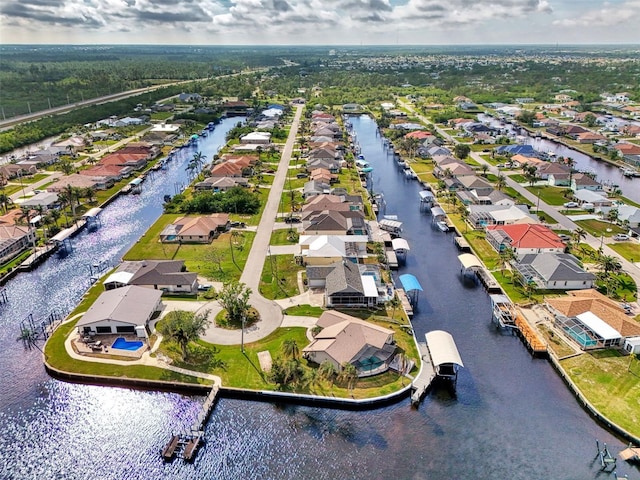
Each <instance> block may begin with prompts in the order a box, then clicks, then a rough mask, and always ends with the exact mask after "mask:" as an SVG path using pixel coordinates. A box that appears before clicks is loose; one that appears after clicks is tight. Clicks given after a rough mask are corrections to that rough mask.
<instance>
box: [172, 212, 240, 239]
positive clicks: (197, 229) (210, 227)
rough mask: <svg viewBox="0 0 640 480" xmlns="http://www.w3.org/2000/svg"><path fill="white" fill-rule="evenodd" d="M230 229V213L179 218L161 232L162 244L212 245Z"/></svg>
mask: <svg viewBox="0 0 640 480" xmlns="http://www.w3.org/2000/svg"><path fill="white" fill-rule="evenodd" d="M228 229H229V214H228V213H212V214H210V215H201V216H197V217H179V218H177V219H176V220H175V221H174V222H173V223H171V224H170V225H167V226H166V227H165V228H164V229H163V230H162V232H160V241H161V242H162V243H211V242H212V241H213V240H214V239H215V238H217V237H218V235H220V233H222V232H226V231H227V230H228Z"/></svg>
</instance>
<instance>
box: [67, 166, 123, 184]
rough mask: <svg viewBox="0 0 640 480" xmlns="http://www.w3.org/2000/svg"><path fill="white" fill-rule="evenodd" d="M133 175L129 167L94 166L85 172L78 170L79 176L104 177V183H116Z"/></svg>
mask: <svg viewBox="0 0 640 480" xmlns="http://www.w3.org/2000/svg"><path fill="white" fill-rule="evenodd" d="M132 173H133V168H131V167H119V166H117V165H100V164H98V165H95V166H93V167H91V168H87V169H85V170H80V171H79V172H78V174H79V175H84V176H86V177H92V178H95V177H104V178H105V181H113V182H117V181H119V180H122V179H123V178H125V177H128V176H130V175H131V174H132Z"/></svg>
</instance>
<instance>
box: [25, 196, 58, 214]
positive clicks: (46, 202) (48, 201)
mask: <svg viewBox="0 0 640 480" xmlns="http://www.w3.org/2000/svg"><path fill="white" fill-rule="evenodd" d="M20 205H21V206H23V207H29V208H33V207H42V208H43V209H44V210H51V209H53V208H57V207H58V206H59V205H60V202H59V200H58V194H57V193H55V192H40V193H37V194H35V195H34V196H33V197H31V198H29V199H28V200H25V201H24V202H22V203H21V204H20Z"/></svg>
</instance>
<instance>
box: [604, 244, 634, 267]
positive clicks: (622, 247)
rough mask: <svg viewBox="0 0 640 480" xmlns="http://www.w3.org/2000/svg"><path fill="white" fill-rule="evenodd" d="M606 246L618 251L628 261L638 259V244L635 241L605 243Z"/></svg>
mask: <svg viewBox="0 0 640 480" xmlns="http://www.w3.org/2000/svg"><path fill="white" fill-rule="evenodd" d="M607 247H609V248H611V249H612V250H614V251H615V252H617V253H619V254H620V255H622V256H623V257H624V258H626V259H627V260H629V261H630V262H634V261H639V260H640V245H639V244H637V243H635V242H616V243H607Z"/></svg>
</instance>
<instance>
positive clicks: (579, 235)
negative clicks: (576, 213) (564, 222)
mask: <svg viewBox="0 0 640 480" xmlns="http://www.w3.org/2000/svg"><path fill="white" fill-rule="evenodd" d="M586 238H587V232H586V231H585V230H584V229H583V228H582V227H578V228H576V229H575V230H574V231H573V232H571V241H573V242H574V243H575V245H576V247H577V246H578V245H580V242H581V241H582V240H585V239H586Z"/></svg>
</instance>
